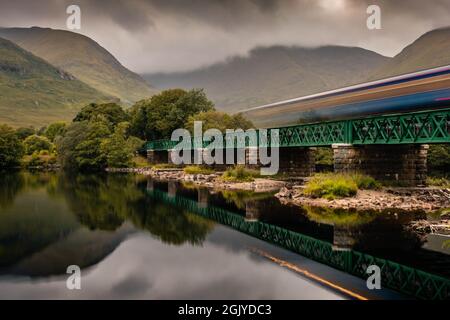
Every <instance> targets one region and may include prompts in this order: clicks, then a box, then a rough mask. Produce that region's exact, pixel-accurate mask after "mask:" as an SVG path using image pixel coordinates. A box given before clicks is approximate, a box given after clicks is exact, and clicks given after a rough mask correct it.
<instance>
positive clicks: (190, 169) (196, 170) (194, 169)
mask: <svg viewBox="0 0 450 320" xmlns="http://www.w3.org/2000/svg"><path fill="white" fill-rule="evenodd" d="M183 171H184V173H187V174H213V173H214V170H211V169H208V168H204V167H200V166H187V167H185V168H184V169H183Z"/></svg>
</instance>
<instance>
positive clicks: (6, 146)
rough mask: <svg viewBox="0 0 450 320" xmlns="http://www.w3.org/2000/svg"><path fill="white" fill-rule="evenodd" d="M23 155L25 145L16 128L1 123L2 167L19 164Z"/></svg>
mask: <svg viewBox="0 0 450 320" xmlns="http://www.w3.org/2000/svg"><path fill="white" fill-rule="evenodd" d="M22 155H23V145H22V143H21V141H20V140H19V138H18V137H17V134H16V132H15V131H14V129H12V128H10V127H9V126H7V125H0V168H8V167H14V166H17V165H19V163H20V159H21V158H22Z"/></svg>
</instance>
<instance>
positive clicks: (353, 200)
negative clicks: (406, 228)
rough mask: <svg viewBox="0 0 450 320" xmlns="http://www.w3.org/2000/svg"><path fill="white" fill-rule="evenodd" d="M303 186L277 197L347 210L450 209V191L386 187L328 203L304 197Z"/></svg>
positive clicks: (286, 189)
mask: <svg viewBox="0 0 450 320" xmlns="http://www.w3.org/2000/svg"><path fill="white" fill-rule="evenodd" d="M302 189H303V187H302V186H293V187H284V188H282V189H281V190H280V191H279V192H278V193H277V194H276V195H275V196H276V197H277V198H279V199H280V201H281V202H283V203H286V204H287V203H292V204H297V205H309V206H316V207H328V208H332V209H348V210H379V211H382V210H385V209H389V208H395V209H400V210H407V211H415V210H423V211H425V212H435V211H438V210H442V209H445V208H450V189H439V188H384V189H382V190H359V191H358V193H357V195H356V196H355V197H350V198H342V199H335V200H326V199H322V198H309V197H306V196H304V195H303V194H302Z"/></svg>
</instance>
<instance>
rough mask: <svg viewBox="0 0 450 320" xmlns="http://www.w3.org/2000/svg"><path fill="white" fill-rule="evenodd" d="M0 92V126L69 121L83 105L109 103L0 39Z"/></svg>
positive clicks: (75, 80) (67, 75)
mask: <svg viewBox="0 0 450 320" xmlns="http://www.w3.org/2000/svg"><path fill="white" fill-rule="evenodd" d="M0 92H1V94H0V123H9V124H12V125H14V126H25V125H35V126H40V125H42V124H44V123H48V122H51V121H57V120H64V119H70V118H72V117H73V115H74V114H75V113H76V111H77V110H79V107H80V106H81V105H83V104H87V103H89V102H92V101H106V100H111V99H112V97H110V96H107V95H105V94H103V93H101V92H99V91H97V90H96V89H94V88H92V87H90V86H88V85H87V84H85V83H83V82H81V81H79V80H78V79H76V78H75V77H74V76H73V75H71V74H70V73H67V72H65V71H63V70H61V69H59V68H56V67H54V66H52V65H51V64H49V63H48V62H46V61H44V60H43V59H41V58H38V57H36V56H35V55H33V54H32V53H30V52H28V51H26V50H24V49H22V48H20V47H19V46H17V45H16V44H14V43H12V42H11V41H9V40H6V39H2V38H0Z"/></svg>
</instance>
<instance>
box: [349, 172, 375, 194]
mask: <svg viewBox="0 0 450 320" xmlns="http://www.w3.org/2000/svg"><path fill="white" fill-rule="evenodd" d="M351 178H352V179H353V181H355V183H356V185H357V186H358V189H363V190H376V189H380V188H381V183H380V182H378V181H377V180H375V179H374V178H372V177H371V176H366V175H364V174H361V173H354V174H352V175H351Z"/></svg>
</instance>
